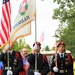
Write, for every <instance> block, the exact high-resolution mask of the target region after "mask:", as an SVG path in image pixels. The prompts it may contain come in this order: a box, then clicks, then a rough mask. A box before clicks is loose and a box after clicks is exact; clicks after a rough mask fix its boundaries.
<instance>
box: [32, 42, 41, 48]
mask: <svg viewBox="0 0 75 75" xmlns="http://www.w3.org/2000/svg"><path fill="white" fill-rule="evenodd" d="M35 44H37V45H38V46H41V43H40V42H35V43H34V44H33V47H34V46H35Z"/></svg>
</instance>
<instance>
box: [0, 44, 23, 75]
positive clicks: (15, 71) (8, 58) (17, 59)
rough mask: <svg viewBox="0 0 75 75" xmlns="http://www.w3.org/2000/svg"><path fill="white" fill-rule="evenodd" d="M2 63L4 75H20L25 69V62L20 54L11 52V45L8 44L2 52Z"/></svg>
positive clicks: (0, 56) (0, 58)
mask: <svg viewBox="0 0 75 75" xmlns="http://www.w3.org/2000/svg"><path fill="white" fill-rule="evenodd" d="M0 61H2V62H3V65H4V69H3V74H2V75H8V74H9V75H19V71H20V70H21V69H22V68H23V62H22V57H21V55H20V53H19V52H17V51H14V50H10V48H9V44H7V45H6V46H5V48H4V49H3V50H2V52H1V54H0Z"/></svg>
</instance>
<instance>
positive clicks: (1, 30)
mask: <svg viewBox="0 0 75 75" xmlns="http://www.w3.org/2000/svg"><path fill="white" fill-rule="evenodd" d="M10 32H11V7H10V0H3V3H2V15H1V24H0V48H1V47H2V46H3V45H4V44H5V43H7V42H8V40H9V38H10Z"/></svg>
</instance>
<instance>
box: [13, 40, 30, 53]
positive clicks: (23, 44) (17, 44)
mask: <svg viewBox="0 0 75 75" xmlns="http://www.w3.org/2000/svg"><path fill="white" fill-rule="evenodd" d="M24 47H25V48H27V49H28V53H30V52H31V47H30V46H29V45H28V44H26V42H25V40H24V39H19V40H17V41H16V42H15V43H14V45H13V49H14V50H16V51H19V52H20V51H21V49H22V48H24Z"/></svg>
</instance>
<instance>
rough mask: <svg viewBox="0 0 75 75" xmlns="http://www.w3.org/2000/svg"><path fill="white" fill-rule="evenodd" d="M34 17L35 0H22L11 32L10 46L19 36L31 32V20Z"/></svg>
mask: <svg viewBox="0 0 75 75" xmlns="http://www.w3.org/2000/svg"><path fill="white" fill-rule="evenodd" d="M34 19H35V0H23V2H22V3H21V4H20V7H19V13H18V14H17V16H16V19H15V22H14V26H13V31H12V33H11V39H10V46H12V45H13V43H14V42H15V41H16V40H17V38H19V37H21V36H26V35H28V34H30V33H31V25H30V24H31V21H32V20H34Z"/></svg>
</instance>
